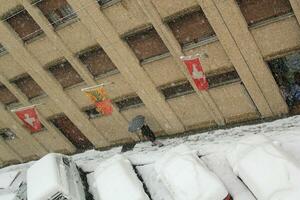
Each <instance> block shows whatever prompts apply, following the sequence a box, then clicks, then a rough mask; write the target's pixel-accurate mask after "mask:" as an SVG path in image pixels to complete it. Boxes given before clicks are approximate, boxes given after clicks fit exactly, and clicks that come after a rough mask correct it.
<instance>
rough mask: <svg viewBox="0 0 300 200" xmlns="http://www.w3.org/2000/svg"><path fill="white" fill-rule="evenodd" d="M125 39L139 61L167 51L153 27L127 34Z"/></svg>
mask: <svg viewBox="0 0 300 200" xmlns="http://www.w3.org/2000/svg"><path fill="white" fill-rule="evenodd" d="M125 40H126V41H127V43H128V45H129V46H130V47H131V49H132V50H133V51H134V53H135V55H136V56H137V58H138V59H139V60H140V61H144V60H146V59H148V58H152V57H155V56H159V55H162V54H165V53H168V52H169V50H168V49H167V47H166V46H165V44H164V43H163V41H162V40H161V38H160V37H159V35H158V34H157V32H156V31H155V30H154V28H149V29H146V30H143V31H141V32H138V33H136V34H133V35H130V36H127V37H125Z"/></svg>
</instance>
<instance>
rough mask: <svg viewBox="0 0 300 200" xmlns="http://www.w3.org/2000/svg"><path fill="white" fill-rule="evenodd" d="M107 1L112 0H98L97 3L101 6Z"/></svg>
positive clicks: (110, 0)
mask: <svg viewBox="0 0 300 200" xmlns="http://www.w3.org/2000/svg"><path fill="white" fill-rule="evenodd" d="M109 2H112V0H98V3H99V5H100V6H103V5H105V4H107V3H109Z"/></svg>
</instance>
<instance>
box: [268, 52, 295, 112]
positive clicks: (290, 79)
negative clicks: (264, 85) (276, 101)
mask: <svg viewBox="0 0 300 200" xmlns="http://www.w3.org/2000/svg"><path fill="white" fill-rule="evenodd" d="M268 64H269V66H270V69H271V71H272V73H273V76H274V78H275V80H276V82H277V84H278V86H279V87H280V89H281V92H282V95H283V97H284V98H285V100H286V102H287V104H288V106H289V108H290V109H291V111H292V112H295V113H300V52H297V53H293V54H289V55H287V56H284V57H281V58H277V59H274V60H271V61H269V62H268Z"/></svg>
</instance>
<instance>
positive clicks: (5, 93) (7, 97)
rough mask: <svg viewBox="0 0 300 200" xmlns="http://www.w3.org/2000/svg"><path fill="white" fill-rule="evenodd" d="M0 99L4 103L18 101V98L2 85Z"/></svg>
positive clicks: (0, 86)
mask: <svg viewBox="0 0 300 200" xmlns="http://www.w3.org/2000/svg"><path fill="white" fill-rule="evenodd" d="M0 101H1V102H2V103H3V104H4V105H10V104H13V103H18V102H19V101H18V99H17V98H16V97H15V96H14V95H13V94H12V93H11V92H10V91H9V90H8V89H7V88H6V87H5V86H4V85H0Z"/></svg>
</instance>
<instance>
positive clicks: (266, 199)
mask: <svg viewBox="0 0 300 200" xmlns="http://www.w3.org/2000/svg"><path fill="white" fill-rule="evenodd" d="M227 160H228V161H229V163H230V165H231V167H232V169H233V172H234V173H235V174H236V175H237V176H238V177H239V178H240V179H241V180H242V181H243V182H244V183H245V185H246V186H247V187H248V188H249V189H250V190H251V191H252V193H253V194H254V195H255V196H256V198H257V199H258V200H299V199H300V166H299V163H297V162H296V161H295V160H294V159H293V158H291V157H290V156H289V155H288V154H287V153H286V152H284V151H283V150H282V149H281V148H280V146H279V144H278V143H277V142H274V141H271V140H270V139H268V138H267V137H265V136H263V135H254V136H251V137H246V138H244V139H242V140H240V141H238V142H237V143H236V145H235V146H233V147H232V149H230V150H229V151H228V154H227Z"/></svg>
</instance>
